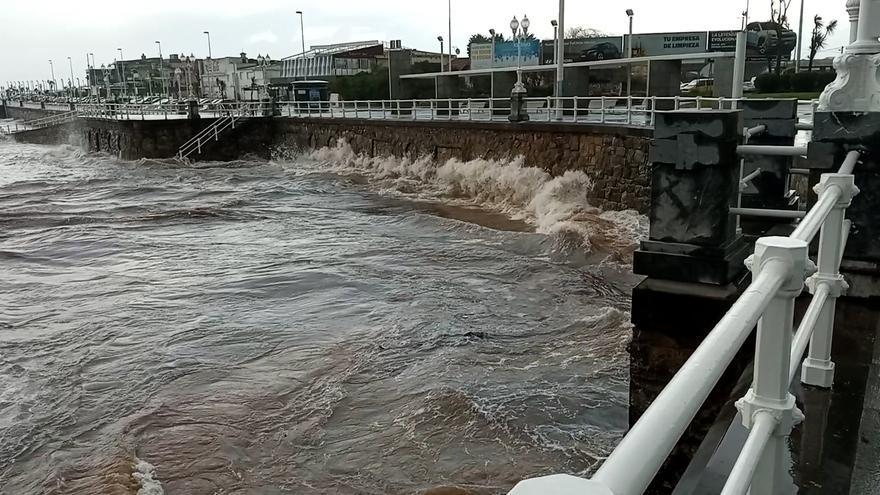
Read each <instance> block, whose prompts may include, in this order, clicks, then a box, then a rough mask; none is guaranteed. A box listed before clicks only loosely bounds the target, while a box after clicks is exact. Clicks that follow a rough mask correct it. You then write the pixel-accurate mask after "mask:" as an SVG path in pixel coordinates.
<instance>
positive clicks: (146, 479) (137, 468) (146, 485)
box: [131, 457, 165, 495]
mask: <svg viewBox="0 0 880 495" xmlns="http://www.w3.org/2000/svg"><path fill="white" fill-rule="evenodd" d="M132 468H133V471H132V474H131V476H132V477H133V478H134V479H135V481H137V483H138V484H139V485H140V488H138V491H137V495H165V490H164V489H162V483H160V482H159V481H158V480H157V479H156V468H155V467H154V466H153V465H152V464H150V463H149V462H147V461H142V460H140V459H138V458H137V457H135V459H134V465H133V466H132Z"/></svg>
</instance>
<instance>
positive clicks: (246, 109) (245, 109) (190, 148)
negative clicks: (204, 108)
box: [177, 103, 271, 160]
mask: <svg viewBox="0 0 880 495" xmlns="http://www.w3.org/2000/svg"><path fill="white" fill-rule="evenodd" d="M265 111H271V107H268V106H267V105H266V104H263V103H244V104H235V105H226V106H224V107H223V108H221V109H218V114H217V120H216V121H214V122H213V123H212V124H211V125H209V126H208V127H205V128H204V129H202V130H201V131H200V132H199V133H198V134H196V135H195V136H193V137H192V138H190V140H189V141H187V142H186V143H184V144H183V145H182V146H181V147H180V149H179V150H178V151H177V157H178V159H180V160H185V159H186V158H188V157H189V156H190V155H192V154H193V153H198V154H201V153H202V147H203V146H204V145H205V144H206V143H207V142H210V141H219V140H220V136H221V135H222V134H223V132H224V131H226V130H227V129H235V124H236V122H238V121H240V120H242V119H246V118H249V117H255V116H261V115H263V113H264V112H265Z"/></svg>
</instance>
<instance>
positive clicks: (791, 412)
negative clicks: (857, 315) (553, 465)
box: [510, 152, 859, 495]
mask: <svg viewBox="0 0 880 495" xmlns="http://www.w3.org/2000/svg"><path fill="white" fill-rule="evenodd" d="M858 159H859V153H858V152H852V153H850V154H849V155H848V156H847V159H846V161H845V163H844V164H843V166H842V167H841V168H840V170H839V172H838V173H836V174H824V175H823V176H822V179H821V182H820V183H819V185H818V186H817V187H816V189H815V190H816V192H817V194H818V201H817V203H816V204H815V205H814V206H813V208H811V209H810V211H809V212H808V213H807V214H806V216H805V217H804V218H803V220H801V222H800V223H799V224H798V226H797V228H796V229H795V231H794V232H793V233H792V234H791V236H790V237H765V238H761V239H759V240H758V241H757V243H756V246H755V253H754V255H753V256H751V257H750V258H749V260H748V261H747V266H748V267H749V269H750V270H751V271H752V282H751V284H750V285H749V286H748V288H746V290H745V291H744V292H743V294H742V295H741V296H740V297H739V299H738V300H737V301H736V302H735V303H734V304H733V305H732V306H731V308H730V310H729V311H728V312H727V314H725V315H724V317H723V318H722V319H721V321H720V322H718V324H717V325H716V326H715V328H713V329H712V331H711V332H710V333H709V334H708V335H707V337H706V338H705V340H704V341H703V342H702V344H700V346H699V347H698V348H697V350H696V351H694V353H693V355H692V356H691V357H690V359H688V361H687V362H686V363H685V364H684V365H683V366H682V368H681V369H680V370H679V371H678V373H676V375H675V376H674V377H673V378H672V380H671V381H670V382H669V384H668V385H667V386H666V387H665V388H664V389H663V391H662V392H661V393H660V394H659V395H658V396H657V398H656V399H655V400H654V402H653V403H652V404H651V406H650V407H649V408H648V409H647V410H646V411H645V413H644V414H643V415H642V417H641V418H640V419H639V420H638V421H637V422H636V424H635V425H634V426H633V427H632V428H631V429H630V431H629V433H627V435H626V436H625V437H624V438H623V440H622V441H621V442H620V444H619V445H618V446H617V448H616V449H614V451H613V452H612V453H611V454H610V455H609V456H608V458H607V459H606V460H605V462H604V463H603V464H602V466H601V467H600V468H599V470H598V471H597V472H596V473H595V475H594V476H593V477H592V478H591V479H589V480H587V479H582V478H577V477H574V476H569V475H554V476H547V477H543V478H535V479H530V480H525V481H522V482H520V483H519V484H518V485H517V486H516V487H514V489H513V490H512V491H511V492H510V494H511V495H546V494H547V493H565V494H574V493H579V494H583V495H598V494H601V495H638V494H641V493H643V492H644V490H645V489H646V488H647V487H648V485H649V484H650V482H651V480H652V479H653V478H654V476H655V475H656V473H657V471H658V470H659V469H660V467H661V465H662V464H663V462H664V461H665V459H666V457H667V456H668V455H669V453H670V452H671V451H672V449H673V448H674V446H675V444H676V443H677V442H678V440H679V438H680V437H681V435H682V434H683V433H684V431H685V429H686V428H687V427H688V425H689V424H690V422H691V421H692V420H693V418H694V417H695V415H696V414H697V412H698V411H699V409H700V407H701V406H702V404H703V402H704V401H705V400H706V398H707V397H708V396H709V393H710V392H711V390H712V389H713V388H714V387H715V385H716V384H717V382H718V380H719V378H720V377H721V375H722V373H723V372H724V371H725V369H727V367H728V366H729V365H730V363H731V361H732V360H733V358H734V356H735V355H736V353H737V352H738V351H739V349H740V348H741V347H742V345H743V343H744V342H745V341H746V340H747V338H748V336H749V335H750V334H751V332H752V329H753V328H754V327H755V325H756V324H757V327H758V334H757V346H756V350H755V360H754V362H755V364H754V377H753V381H752V387H751V389H750V390H749V391H748V393H747V394H746V396H745V397H743V398H742V399H740V400H739V401H737V408H738V409H739V411H740V413H741V416H742V421H743V424H744V426H745V427H747V428H748V429H749V436H748V439H747V441H746V443H745V445H744V447H743V450H742V452H741V453H740V455H739V457H738V459H737V461H736V463H735V465H734V467H733V470H732V472H731V473H730V475H729V477H728V479H727V483H726V485H725V487H724V490H723V492H722V493H723V494H724V495H741V494H745V493H747V492H749V490H751V492H750V493H754V494H770V493H780V492H781V490H782V488H783V486H784V481H783V475H784V474H785V472H787V467H786V464H785V454H786V452H785V451H786V449H787V446H786V441H787V437H788V435H789V434H790V432H791V430H792V428H793V427H794V426H795V425H796V424H797V423H798V422H800V420H801V419H802V414H801V413H800V411H799V410H798V409H797V407H796V406H795V399H794V397H793V396H792V395H791V394H790V393H789V387H790V385H791V381H792V380H793V378H794V377H795V376H796V374H797V368H798V367H799V365H798V363H799V362H800V361H801V359H802V357H803V354H804V352H806V351H807V342H809V351H808V357H807V359H806V360H805V361H804V362H803V364H802V365H800V367H801V370H802V372H801V374H802V376H801V381H802V382H803V383H806V384H809V385H815V386H819V387H826V388H827V387H830V386H831V384H832V382H833V379H834V363H833V362H832V361H831V341H832V335H833V322H834V311H835V305H836V300H837V298H838V297H840V296H841V295H842V294H843V292H844V291H845V290H846V288H847V285H846V282H845V281H844V279H843V277H842V276H841V275H840V262H841V258H842V256H843V252H844V249H845V247H846V241H847V236H848V232H849V228H850V223H849V222H848V221H846V220H845V212H846V208H848V207H849V205H850V204H851V201H852V198H853V196H854V195H856V194H858V189H857V188H856V186H855V178H854V176H853V175H852V172H853V167H854V166H855V164H856V162H857V161H858ZM817 234H818V235H819V236H820V239H819V254H818V269H815V267H813V266H811V265H812V263H810V262H809V260H808V245H809V243H810V242H811V241H812V240H813V239H814V238H815V236H816V235H817ZM810 272H814V273H812V274H810ZM808 275H810V276H809V277H808V278H807V276H808ZM805 278H806V286H807V287H808V288H809V291H810V293H811V294H812V296H813V297H812V300H811V303H810V305H809V308H808V309H807V311H806V314H805V315H804V317H803V318H802V320H801V322H800V325H799V326H798V330H797V333H796V334H794V335H793V333H792V327H793V324H794V301H795V298H797V297H798V296H799V295H800V294H801V292H802V291H803V288H804V285H805V284H804V279H805Z"/></svg>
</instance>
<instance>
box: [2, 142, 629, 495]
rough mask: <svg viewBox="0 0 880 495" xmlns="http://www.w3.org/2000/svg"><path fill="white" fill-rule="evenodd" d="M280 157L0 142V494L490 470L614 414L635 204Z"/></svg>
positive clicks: (494, 173) (337, 160)
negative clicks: (150, 156) (167, 158)
mask: <svg viewBox="0 0 880 495" xmlns="http://www.w3.org/2000/svg"><path fill="white" fill-rule="evenodd" d="M280 156H281V155H280ZM283 156H284V158H283V159H282V158H279V159H277V160H275V161H269V162H266V161H240V162H232V163H199V164H197V165H183V164H177V163H173V162H162V161H139V162H125V161H120V160H116V159H114V158H111V157H107V156H100V155H85V154H82V153H81V152H80V151H78V150H76V149H73V148H69V147H44V146H32V145H22V144H15V143H12V142H11V141H8V140H6V141H0V266H2V274H3V277H2V283H0V299H2V305H0V384H2V385H0V493H3V494H15V495H19V494H44V493H45V494H135V493H139V494H143V495H156V494H163V493H164V494H169V495H173V494H282V493H283V494H288V493H292V494H410V493H422V492H424V491H426V490H431V489H437V488H443V490H445V491H444V493H446V492H448V493H473V494H496V493H505V492H506V491H507V490H508V489H510V487H512V486H513V484H514V483H516V481H518V480H520V479H522V478H523V477H527V476H532V475H541V474H549V473H552V472H568V473H580V474H585V473H589V472H591V470H593V469H595V467H596V465H597V462H598V461H600V460H601V459H602V458H603V456H605V455H607V453H608V452H609V451H610V449H611V447H612V446H613V445H614V444H615V443H616V441H618V439H619V438H620V436H621V435H622V432H623V431H624V430H625V428H626V426H627V387H628V384H627V377H628V373H627V366H628V359H627V355H626V351H625V347H626V344H627V342H628V340H629V329H630V326H629V313H628V311H629V295H628V294H629V289H630V288H631V287H632V285H633V284H634V282H635V279H634V278H633V277H632V276H631V275H629V267H628V261H629V258H630V255H631V252H632V248H633V246H634V243H635V240H636V238H637V237H638V236H640V235H642V233H643V232H644V229H645V225H644V223H645V222H644V219H643V218H641V217H639V216H638V215H635V214H634V213H632V212H629V213H603V212H601V211H598V210H596V209H594V208H591V207H590V206H589V205H588V204H587V203H586V201H585V199H583V198H584V190H585V189H584V188H585V187H589V181H588V179H587V178H586V177H585V176H583V175H582V174H576V173H570V174H568V175H566V176H565V177H561V178H557V179H551V178H550V177H548V176H547V175H546V174H544V173H543V172H541V171H540V170H537V169H532V168H527V167H524V166H523V165H522V164H521V163H519V162H517V161H513V162H510V163H499V162H486V161H481V160H477V161H474V162H468V163H462V162H456V161H451V162H449V163H446V164H443V165H442V166H438V165H437V164H434V163H432V162H430V161H429V160H416V161H407V160H393V159H388V160H381V159H367V158H363V157H358V156H355V155H354V154H352V153H351V151H350V149H349V148H348V147H346V146H345V145H344V144H340V146H338V147H336V148H333V149H324V150H320V151H317V152H315V153H312V154H310V155H308V156H295V155H287V154H284V155H283ZM437 493H440V492H437Z"/></svg>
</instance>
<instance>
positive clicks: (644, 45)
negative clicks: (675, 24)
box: [632, 31, 708, 57]
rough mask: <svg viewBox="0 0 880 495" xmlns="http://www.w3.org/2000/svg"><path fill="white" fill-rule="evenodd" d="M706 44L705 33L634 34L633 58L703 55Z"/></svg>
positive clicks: (706, 35)
mask: <svg viewBox="0 0 880 495" xmlns="http://www.w3.org/2000/svg"><path fill="white" fill-rule="evenodd" d="M707 43H708V33H706V31H693V32H686V33H656V34H634V35H633V37H632V47H633V57H653V56H658V55H685V54H688V53H703V52H705V51H706V44H707Z"/></svg>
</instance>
